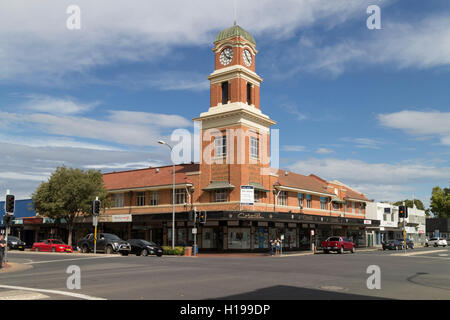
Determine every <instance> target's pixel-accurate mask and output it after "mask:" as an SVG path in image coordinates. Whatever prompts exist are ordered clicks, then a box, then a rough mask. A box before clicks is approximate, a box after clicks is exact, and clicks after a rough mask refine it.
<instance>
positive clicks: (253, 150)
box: [250, 137, 259, 159]
mask: <svg viewBox="0 0 450 320" xmlns="http://www.w3.org/2000/svg"><path fill="white" fill-rule="evenodd" d="M250 157H251V158H253V159H259V139H258V138H256V137H250Z"/></svg>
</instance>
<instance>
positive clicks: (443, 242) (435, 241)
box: [425, 238, 447, 247]
mask: <svg viewBox="0 0 450 320" xmlns="http://www.w3.org/2000/svg"><path fill="white" fill-rule="evenodd" d="M425 246H426V247H430V246H433V247H439V246H443V247H446V246H447V240H445V239H442V238H431V239H430V240H428V242H427V243H425Z"/></svg>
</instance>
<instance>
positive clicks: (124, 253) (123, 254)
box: [120, 252, 128, 256]
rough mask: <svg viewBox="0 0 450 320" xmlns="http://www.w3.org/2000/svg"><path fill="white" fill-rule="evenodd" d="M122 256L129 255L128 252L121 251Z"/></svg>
mask: <svg viewBox="0 0 450 320" xmlns="http://www.w3.org/2000/svg"><path fill="white" fill-rule="evenodd" d="M120 254H121V255H122V256H127V255H128V252H121V253H120Z"/></svg>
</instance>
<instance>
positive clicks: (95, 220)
mask: <svg viewBox="0 0 450 320" xmlns="http://www.w3.org/2000/svg"><path fill="white" fill-rule="evenodd" d="M95 200H98V197H95ZM92 219H93V220H94V227H95V229H94V254H96V253H97V225H98V217H97V216H92Z"/></svg>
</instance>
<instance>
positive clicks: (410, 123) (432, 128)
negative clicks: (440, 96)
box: [378, 110, 450, 146]
mask: <svg viewBox="0 0 450 320" xmlns="http://www.w3.org/2000/svg"><path fill="white" fill-rule="evenodd" d="M378 120H379V121H380V123H381V124H382V125H383V126H385V127H389V128H393V129H399V130H403V131H405V132H406V133H408V134H410V135H414V136H418V137H430V136H438V137H440V139H441V143H442V144H444V145H449V146H450V112H439V111H430V112H425V111H409V110H403V111H400V112H395V113H387V114H379V115H378Z"/></svg>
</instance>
